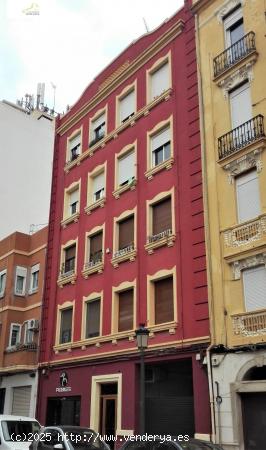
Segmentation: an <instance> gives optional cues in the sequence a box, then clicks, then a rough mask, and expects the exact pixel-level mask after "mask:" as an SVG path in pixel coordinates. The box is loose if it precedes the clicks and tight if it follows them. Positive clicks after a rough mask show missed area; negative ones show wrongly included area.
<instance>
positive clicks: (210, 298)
mask: <svg viewBox="0 0 266 450" xmlns="http://www.w3.org/2000/svg"><path fill="white" fill-rule="evenodd" d="M194 17H195V34H196V35H195V41H196V59H197V74H198V96H199V113H200V114H199V115H200V142H201V163H202V179H203V210H204V233H205V243H206V259H207V279H208V304H209V316H210V319H211V320H210V334H211V340H213V341H214V342H215V321H214V320H212V318H213V316H214V314H213V281H212V271H211V240H210V230H209V207H208V206H209V202H208V188H207V187H208V186H207V162H206V158H205V151H206V140H205V116H204V105H203V89H202V78H201V59H200V38H199V23H198V15H197V14H194ZM213 347H214V345H212V344H211V345H210V346H209V347H208V349H207V371H208V382H209V393H210V409H211V426H212V440H214V442H216V421H215V408H214V389H213V374H212V364H211V350H212V348H213Z"/></svg>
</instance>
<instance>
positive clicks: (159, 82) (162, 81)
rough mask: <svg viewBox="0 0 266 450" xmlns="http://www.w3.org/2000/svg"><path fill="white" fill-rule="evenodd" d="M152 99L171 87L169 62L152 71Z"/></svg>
mask: <svg viewBox="0 0 266 450" xmlns="http://www.w3.org/2000/svg"><path fill="white" fill-rule="evenodd" d="M150 77H151V80H150V81H151V100H153V99H154V98H156V97H158V96H159V95H161V94H162V93H163V92H164V91H166V90H167V89H169V87H170V76H169V62H168V61H167V62H165V63H164V64H163V65H162V66H161V67H159V69H157V70H155V71H154V72H152V73H151V75H150Z"/></svg>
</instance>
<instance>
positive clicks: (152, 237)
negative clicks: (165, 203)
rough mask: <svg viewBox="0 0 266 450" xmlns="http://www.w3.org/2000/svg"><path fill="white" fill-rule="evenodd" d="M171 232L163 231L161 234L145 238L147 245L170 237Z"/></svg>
mask: <svg viewBox="0 0 266 450" xmlns="http://www.w3.org/2000/svg"><path fill="white" fill-rule="evenodd" d="M171 234H172V230H171V229H170V228H169V229H168V230H164V231H162V232H161V233H158V234H154V235H152V236H148V237H147V244H150V243H152V242H157V241H159V240H160V239H164V238H165V237H168V236H171Z"/></svg>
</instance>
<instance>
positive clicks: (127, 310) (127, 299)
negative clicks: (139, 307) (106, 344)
mask: <svg viewBox="0 0 266 450" xmlns="http://www.w3.org/2000/svg"><path fill="white" fill-rule="evenodd" d="M133 292H134V290H133V289H129V290H127V291H123V292H120V293H119V294H118V332H120V331H128V330H132V329H133V298H134V296H133Z"/></svg>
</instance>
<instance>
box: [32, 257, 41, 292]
mask: <svg viewBox="0 0 266 450" xmlns="http://www.w3.org/2000/svg"><path fill="white" fill-rule="evenodd" d="M37 272H38V283H37V287H33V280H34V274H35V273H37ZM39 274H40V264H39V263H38V264H35V265H34V266H32V267H31V270H30V289H29V294H34V293H35V292H37V291H38V289H39Z"/></svg>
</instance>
